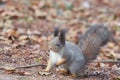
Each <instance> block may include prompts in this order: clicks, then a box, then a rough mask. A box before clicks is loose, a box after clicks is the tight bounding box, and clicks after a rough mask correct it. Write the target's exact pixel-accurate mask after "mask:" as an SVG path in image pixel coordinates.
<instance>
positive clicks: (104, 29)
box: [79, 24, 114, 61]
mask: <svg viewBox="0 0 120 80" xmlns="http://www.w3.org/2000/svg"><path fill="white" fill-rule="evenodd" d="M109 40H112V41H113V40H114V38H113V34H112V32H111V31H110V30H109V28H108V26H106V25H104V24H95V25H93V26H91V27H90V29H88V30H87V31H86V33H85V34H84V35H83V36H82V38H81V39H80V41H79V46H80V49H81V50H82V52H83V54H84V56H85V58H86V60H87V61H90V60H93V59H95V58H96V57H97V55H98V54H99V51H100V48H101V46H104V45H105V44H107V42H108V41H109Z"/></svg>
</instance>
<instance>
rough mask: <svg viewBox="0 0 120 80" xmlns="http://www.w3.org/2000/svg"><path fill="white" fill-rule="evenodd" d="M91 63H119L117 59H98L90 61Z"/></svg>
mask: <svg viewBox="0 0 120 80" xmlns="http://www.w3.org/2000/svg"><path fill="white" fill-rule="evenodd" d="M91 63H120V61H119V60H100V61H91Z"/></svg>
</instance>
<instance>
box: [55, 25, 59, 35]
mask: <svg viewBox="0 0 120 80" xmlns="http://www.w3.org/2000/svg"><path fill="white" fill-rule="evenodd" d="M58 33H59V27H55V28H54V37H56V36H58Z"/></svg>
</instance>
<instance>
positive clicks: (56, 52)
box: [46, 24, 113, 77]
mask: <svg viewBox="0 0 120 80" xmlns="http://www.w3.org/2000/svg"><path fill="white" fill-rule="evenodd" d="M65 34H66V31H65V30H64V29H62V30H61V31H60V33H59V28H55V29H54V38H53V39H52V40H51V41H50V44H49V48H50V53H49V60H48V64H47V67H46V71H49V70H50V69H51V68H52V67H53V66H59V67H61V71H63V72H65V73H66V72H68V71H69V72H70V73H71V75H72V76H73V77H77V76H79V75H80V74H81V73H83V71H84V69H85V66H86V64H87V63H88V62H89V61H91V60H94V59H95V58H96V57H97V55H98V54H99V51H100V48H101V47H102V46H104V45H105V44H107V42H108V41H110V40H113V35H112V32H111V31H110V30H109V29H108V26H105V25H104V24H95V25H93V26H92V27H90V29H88V30H87V31H86V32H85V34H84V35H83V36H82V38H81V39H80V41H79V43H78V45H77V44H75V43H73V42H69V41H66V40H65Z"/></svg>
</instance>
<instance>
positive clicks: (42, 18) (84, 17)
mask: <svg viewBox="0 0 120 80" xmlns="http://www.w3.org/2000/svg"><path fill="white" fill-rule="evenodd" d="M94 23H105V24H108V25H109V27H110V28H111V30H112V31H113V33H114V37H115V39H116V40H117V42H118V44H114V43H112V42H109V43H108V44H107V45H106V46H104V47H103V48H102V49H101V54H100V56H98V58H97V60H102V59H103V60H108V59H110V60H120V1H119V0H0V65H2V66H20V65H28V64H34V63H41V64H46V60H47V58H48V42H49V41H50V40H51V38H52V33H53V29H54V27H56V26H60V27H61V28H67V29H68V33H67V35H66V37H67V40H69V41H73V42H76V41H77V40H78V38H77V35H78V33H79V34H83V33H84V32H85V31H86V30H87V28H89V26H90V25H91V24H94ZM92 66H95V67H94V70H97V71H98V72H99V69H100V70H103V73H104V71H105V70H112V69H118V68H119V67H120V64H110V63H109V64H104V63H95V64H91V65H89V67H92ZM38 70H42V68H41V67H40V68H34V71H38ZM22 71H23V72H24V70H22ZM27 71H30V73H32V72H33V70H32V69H30V70H26V71H25V72H27ZM117 71H118V70H117ZM18 72H19V71H18ZM0 74H1V75H0V79H1V80H8V79H9V80H13V79H12V78H14V80H19V79H18V78H19V77H20V76H14V77H13V76H12V78H11V79H10V78H8V79H4V78H3V77H2V76H5V75H7V74H5V73H4V74H3V73H2V72H0ZM100 74H102V73H100ZM113 74H114V75H113ZM23 75H25V74H23ZM103 75H105V76H104V77H105V79H106V78H110V79H120V76H118V75H120V69H119V71H118V72H115V73H111V72H109V73H104V74H103ZM111 75H112V76H111ZM7 76H8V75H7ZM36 76H37V77H40V78H41V76H40V75H38V74H37V75H36V74H34V76H29V77H25V80H27V79H33V80H37V79H36V78H35V77H36ZM59 76H60V77H59ZM110 76H111V77H110ZM8 77H9V76H8ZM102 77H103V76H102ZM20 78H21V77H20ZM56 78H57V79H58V80H61V78H63V79H67V78H66V77H64V76H62V75H57V77H56ZM93 78H94V76H93V77H92V78H91V80H93ZM43 79H44V80H47V79H48V80H50V79H51V80H52V78H51V76H50V77H48V76H47V77H42V80H43ZM95 79H97V80H98V79H101V76H98V77H95Z"/></svg>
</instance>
